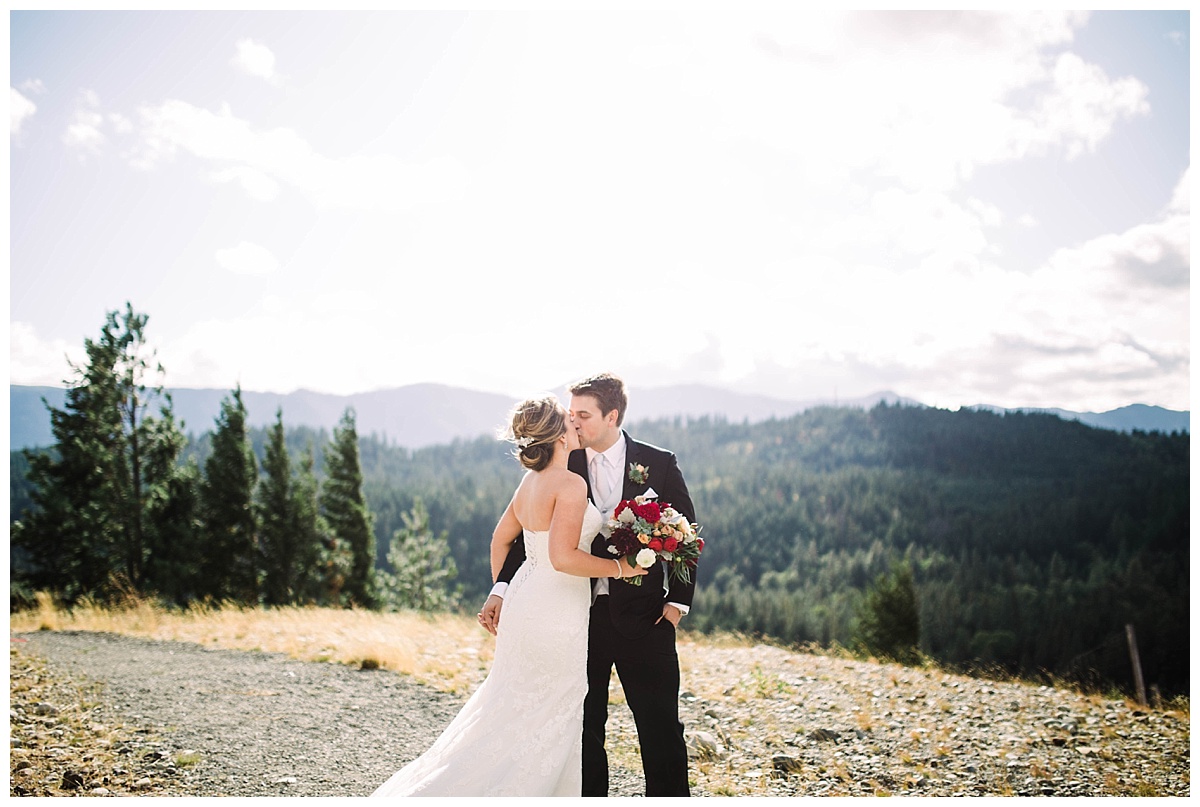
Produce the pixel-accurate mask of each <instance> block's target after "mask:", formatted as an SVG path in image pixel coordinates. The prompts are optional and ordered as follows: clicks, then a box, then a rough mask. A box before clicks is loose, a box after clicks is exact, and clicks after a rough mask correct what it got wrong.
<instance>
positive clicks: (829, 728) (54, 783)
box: [10, 631, 1191, 796]
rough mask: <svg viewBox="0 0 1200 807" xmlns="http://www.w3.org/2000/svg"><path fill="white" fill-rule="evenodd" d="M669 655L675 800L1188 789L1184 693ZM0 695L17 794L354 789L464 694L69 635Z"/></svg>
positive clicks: (625, 792) (371, 784)
mask: <svg viewBox="0 0 1200 807" xmlns="http://www.w3.org/2000/svg"><path fill="white" fill-rule="evenodd" d="M681 658H682V659H684V660H685V661H686V664H685V667H686V668H687V670H686V673H687V674H686V676H685V678H686V680H688V681H690V682H691V685H692V686H693V687H695V689H696V693H693V692H683V693H681V696H680V699H681V712H682V718H683V721H684V724H685V726H686V728H687V733H688V737H689V743H690V745H691V747H692V749H693V752H695V753H696V754H697V756H696V759H695V760H694V761H693V764H692V773H693V775H694V778H695V779H696V782H697V784H696V786H695V787H693V791H692V792H693V795H697V796H704V795H714V796H720V795H741V794H745V795H765V796H805V795H807V796H813V795H922V796H963V795H966V796H996V795H1028V796H1099V795H1116V796H1189V795H1190V794H1191V751H1190V741H1191V727H1190V713H1189V711H1188V707H1187V705H1186V703H1185V704H1183V705H1182V706H1178V707H1177V708H1176V709H1174V710H1153V709H1145V708H1141V707H1138V706H1136V705H1135V704H1131V703H1129V702H1128V701H1126V700H1124V699H1121V698H1103V697H1098V696H1095V695H1084V694H1080V693H1078V692H1073V691H1070V690H1065V689H1055V688H1052V687H1048V686H1038V685H1035V684H1029V683H1024V682H1017V681H1013V682H997V681H987V680H982V679H975V678H969V677H966V676H961V675H954V674H951V673H947V672H943V671H940V670H936V669H918V668H908V667H901V666H899V665H889V664H875V663H871V662H864V661H857V660H853V659H846V658H837V657H830V656H822V655H812V654H805V653H795V652H790V651H787V650H783V649H780V648H774V647H769V646H764V645H756V646H752V647H746V646H729V647H724V646H701V645H699V644H696V643H692V642H690V641H685V642H684V643H683V646H682V647H681ZM60 678H70V680H72V681H85V682H86V681H91V682H98V683H96V684H94V685H85V686H84V687H82V688H78V687H76V688H72V687H73V685H72V686H59V685H58V684H57V683H55V682H57V681H58V680H59V679H60ZM47 682H50V683H47ZM10 690H11V692H12V693H13V705H12V708H11V711H10V745H11V747H12V769H11V772H10V773H11V776H12V779H11V785H10V792H11V793H14V794H16V795H24V794H32V795H66V794H67V791H72V792H75V793H95V794H98V795H102V794H103V793H114V794H117V793H131V794H145V795H192V796H221V795H225V796H268V795H280V796H365V795H368V794H370V793H371V792H372V791H373V790H374V788H375V787H376V786H377V785H378V784H379V783H381V782H383V781H385V780H386V779H387V778H388V777H389V776H390V775H391V774H392V773H393V772H394V771H395V770H396V769H398V768H399V767H401V766H402V765H403V764H404V763H405V762H407V761H408V760H410V759H412V758H414V757H415V756H417V755H418V754H419V753H421V752H422V751H424V750H425V749H426V748H428V747H429V745H430V744H431V743H432V742H433V740H434V739H435V738H436V737H437V735H438V734H439V733H440V731H441V730H442V728H443V727H445V725H446V724H447V723H448V722H449V721H450V719H451V718H452V716H453V715H454V714H455V713H456V712H457V710H458V708H459V707H460V705H461V704H462V702H463V701H464V700H465V698H460V697H457V696H453V695H447V694H445V693H442V692H439V691H438V690H435V689H432V688H430V687H427V686H424V685H421V684H418V683H416V682H415V681H414V680H413V679H411V678H409V677H407V676H405V675H400V674H397V673H393V672H389V671H383V670H375V671H364V670H357V669H354V668H351V667H347V666H344V665H340V664H332V663H316V662H302V661H296V660H294V659H291V658H288V657H287V656H284V655H282V654H277V653H262V652H246V651H237V650H224V649H213V648H208V647H201V646H199V645H196V644H189V643H184V642H171V641H156V640H147V639H139V638H130V637H124V636H117V635H112V634H104V633H90V632H69V631H67V632H49V631H42V632H38V633H26V634H19V635H17V636H14V637H13V651H12V654H11V656H10ZM614 691H615V690H614ZM118 729H119V730H118ZM609 729H610V736H611V737H615V738H620V739H621V742H620V743H619V744H618V747H619V748H620V749H622V750H621V751H620V752H619V753H618V754H617V756H618V757H619V758H618V760H617V762H616V764H615V765H614V766H613V772H612V774H613V775H612V795H616V796H636V795H640V794H641V792H642V779H641V770H640V766H639V764H638V761H637V758H636V752H635V751H633V750H632V748H631V747H630V743H631V742H632V741H633V737H634V731H633V727H632V720H631V719H630V717H629V715H628V709H627V708H626V707H624V706H623V705H618V706H616V707H614V709H613V710H612V714H611V716H610V724H609ZM514 741H519V738H514ZM77 772H78V773H77Z"/></svg>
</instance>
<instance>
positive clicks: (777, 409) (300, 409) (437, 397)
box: [9, 383, 1190, 449]
mask: <svg viewBox="0 0 1200 807" xmlns="http://www.w3.org/2000/svg"><path fill="white" fill-rule="evenodd" d="M167 392H169V393H170V394H171V398H172V400H173V402H174V405H175V415H176V418H177V419H178V420H180V421H182V422H183V424H184V429H183V430H184V431H185V432H190V433H192V434H203V433H204V432H207V431H211V430H212V429H213V428H214V426H215V419H216V417H217V414H218V413H219V412H220V406H221V400H222V399H224V398H225V397H227V396H228V395H229V394H230V390H225V389H216V388H211V387H174V388H168V389H167ZM65 394H66V390H65V389H64V388H62V387H49V386H25V385H19V384H10V385H9V405H10V408H9V448H10V449H19V448H34V447H37V446H46V445H50V444H51V443H52V442H53V437H52V433H51V431H50V415H49V412H48V411H47V409H46V407H45V405H44V404H43V403H42V399H45V401H46V403H48V404H49V405H50V406H53V407H55V408H56V409H61V408H62V407H63V404H64V401H65ZM242 400H243V402H244V403H245V405H246V410H247V421H248V423H249V425H250V426H267V425H270V424H271V423H272V422H273V421H274V419H275V412H276V410H277V409H282V412H283V421H284V424H285V425H287V426H311V427H313V428H326V429H332V428H333V426H334V425H336V423H337V422H338V419H339V418H340V417H341V416H342V413H343V412H344V411H345V409H346V407H347V406H352V407H354V410H355V413H356V422H357V427H358V431H359V433H360V434H363V435H367V434H377V435H381V436H384V437H385V438H386V439H387V441H388V442H394V443H397V444H399V445H403V446H405V447H407V448H414V449H415V448H424V447H426V446H430V445H437V444H440V443H449V442H452V441H454V440H455V439H460V438H462V439H474V438H476V437H479V436H482V435H486V434H495V433H497V431H498V430H499V429H501V428H502V427H503V426H504V419H505V415H506V413H507V412H508V410H509V408H510V407H511V406H512V405H513V404H514V403H516V400H515V399H514V398H512V397H511V396H508V395H504V394H501V393H494V392H484V391H480V390H472V389H466V388H463V387H455V386H451V385H447V384H437V383H419V384H409V385H406V386H403V387H394V388H391V389H381V390H374V391H371V392H362V393H355V394H352V395H333V394H329V393H322V392H314V391H312V390H304V389H299V390H295V391H293V392H290V393H274V392H255V391H250V390H243V391H242ZM880 401H885V402H887V403H888V404H889V405H897V404H899V405H904V406H925V404H923V403H921V402H920V401H917V400H914V399H912V398H905V397H903V396H900V395H897V394H896V393H894V392H892V391H890V390H885V391H881V392H876V393H872V394H870V395H863V396H858V397H852V398H815V399H809V400H803V401H802V400H790V399H785V398H775V397H771V396H767V395H760V394H754V393H742V392H738V391H736V390H731V389H726V388H722V387H714V386H708V385H704V384H679V385H673V386H666V387H647V388H641V389H637V390H634V391H633V393H632V394H631V395H630V409H629V414H630V418H631V422H638V421H644V420H660V419H663V418H673V417H685V418H699V417H705V416H709V417H720V418H724V419H726V420H728V421H731V422H740V421H749V422H759V421H763V420H770V419H772V418H775V419H785V418H788V417H791V416H792V415H795V414H798V413H801V412H804V411H806V410H808V409H812V408H815V407H819V406H833V407H853V408H860V409H869V408H871V407H872V406H875V405H876V404H877V403H879V402H880ZM964 408H966V409H981V410H987V411H993V412H998V413H1005V412H1037V413H1046V414H1052V415H1056V416H1058V417H1061V418H1063V419H1064V420H1078V421H1080V422H1082V423H1085V424H1087V425H1089V426H1094V427H1097V428H1103V429H1110V430H1114V431H1125V432H1128V431H1132V430H1140V431H1163V432H1172V431H1183V432H1190V412H1188V411H1182V412H1180V411H1176V410H1171V409H1165V408H1163V407H1159V406H1150V405H1147V404H1131V405H1129V406H1124V407H1120V408H1117V409H1113V410H1110V411H1108V412H1073V411H1071V410H1066V409H1057V408H1035V407H1022V408H1008V409H1006V408H1004V407H998V406H993V405H990V404H977V405H975V406H970V407H964Z"/></svg>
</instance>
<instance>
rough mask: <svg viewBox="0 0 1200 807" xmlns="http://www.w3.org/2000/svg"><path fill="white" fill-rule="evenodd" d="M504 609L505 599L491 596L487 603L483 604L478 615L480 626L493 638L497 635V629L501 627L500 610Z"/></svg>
mask: <svg viewBox="0 0 1200 807" xmlns="http://www.w3.org/2000/svg"><path fill="white" fill-rule="evenodd" d="M503 607H504V599H503V598H502V597H498V596H496V595H495V594H490V595H488V598H487V602H485V603H484V604H483V608H481V609H479V613H478V614H476V617H477V618H478V619H479V624H480V625H483V628H484V630H486V631H487V632H488V633H490V634H492V635H493V636H495V635H496V628H497V627H498V626H499V625H500V609H501V608H503Z"/></svg>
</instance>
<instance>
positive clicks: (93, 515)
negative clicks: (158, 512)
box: [13, 303, 184, 599]
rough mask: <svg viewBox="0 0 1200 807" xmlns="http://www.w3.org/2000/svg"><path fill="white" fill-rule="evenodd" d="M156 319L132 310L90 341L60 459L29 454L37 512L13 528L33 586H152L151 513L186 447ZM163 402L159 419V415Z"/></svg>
mask: <svg viewBox="0 0 1200 807" xmlns="http://www.w3.org/2000/svg"><path fill="white" fill-rule="evenodd" d="M147 320H148V317H147V316H146V315H144V314H138V313H136V312H135V311H134V310H133V307H132V306H131V305H130V304H128V303H126V305H125V311H124V312H122V313H118V312H116V311H112V312H109V314H108V315H107V317H106V318H105V322H104V325H103V327H102V328H101V333H100V339H99V340H98V341H92V340H91V339H85V340H84V348H85V350H86V353H87V365H86V366H84V367H82V368H80V367H75V366H72V370H73V371H74V372H75V373H76V374H77V376H78V379H77V381H76V383H75V384H74V385H72V386H71V387H69V388H68V390H67V393H66V403H65V407H64V409H63V410H56V409H54V408H52V407H50V420H51V430H52V433H53V434H54V438H55V446H54V450H53V451H51V452H39V453H36V454H34V453H27V454H26V456H27V458H28V460H29V464H30V479H31V481H32V482H33V485H34V492H33V494H32V497H31V498H32V499H33V503H34V505H35V511H34V512H33V514H32V515H30V516H29V517H28V518H27V519H26V520H25V521H24V522H22V523H19V524H17V525H14V528H13V540H14V542H15V543H16V544H17V545H18V546H19V547H20V548H21V549H22V550H24V552H25V556H24V558H23V559H24V560H26V561H27V562H28V563H29V564H30V568H29V571H28V574H29V580H28V582H29V583H30V584H31V585H33V586H36V587H39V588H48V589H52V590H55V591H58V592H60V593H61V594H63V595H64V596H65V597H67V598H68V599H74V598H76V597H77V596H81V595H92V596H99V597H106V596H110V595H113V594H116V593H118V592H119V591H121V590H123V589H127V588H132V589H134V590H139V589H141V588H143V587H145V586H146V584H147V582H148V581H147V573H148V569H149V568H150V566H151V556H152V554H153V553H154V551H155V548H156V542H157V538H156V536H155V535H154V524H153V523H152V518H151V515H152V511H153V510H154V509H155V508H156V507H157V504H156V502H158V501H159V500H161V498H162V496H163V495H165V490H166V487H169V485H170V484H171V480H172V477H173V475H174V473H175V469H174V463H175V460H176V458H177V456H178V454H179V451H180V449H181V447H182V445H183V443H184V440H183V437H182V435H181V434H180V432H179V429H178V428H177V427H176V426H175V422H174V418H173V416H172V415H171V401H170V397H169V396H167V395H165V394H164V393H163V391H162V387H161V385H158V384H156V385H155V386H152V387H148V386H147V381H148V379H149V377H151V376H155V377H156V378H161V376H162V374H163V370H162V367H161V366H160V365H158V364H157V363H155V362H154V352H153V351H152V350H150V349H149V348H148V347H147V344H146V339H145V328H146V322H147ZM155 402H157V403H158V404H159V409H160V416H159V417H155V416H153V415H152V414H151V413H150V407H151V406H152V405H153V404H154V403H155Z"/></svg>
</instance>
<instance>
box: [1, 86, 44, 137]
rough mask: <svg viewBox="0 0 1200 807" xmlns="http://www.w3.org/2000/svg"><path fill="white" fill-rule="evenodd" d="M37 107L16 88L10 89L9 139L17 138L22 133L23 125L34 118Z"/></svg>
mask: <svg viewBox="0 0 1200 807" xmlns="http://www.w3.org/2000/svg"><path fill="white" fill-rule="evenodd" d="M35 112H37V105H36V104H34V103H33V101H30V100H29V99H28V98H26V97H25V96H23V95H21V93H19V92H17V91H16V89H15V88H13V87H9V88H8V121H9V123H8V126H9V128H8V133H9V137H14V136H16V135H17V134H18V133H19V132H20V131H21V124H22V123H24V122H25V121H26V120H28V119H29V118H31V117H33V113H35Z"/></svg>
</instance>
